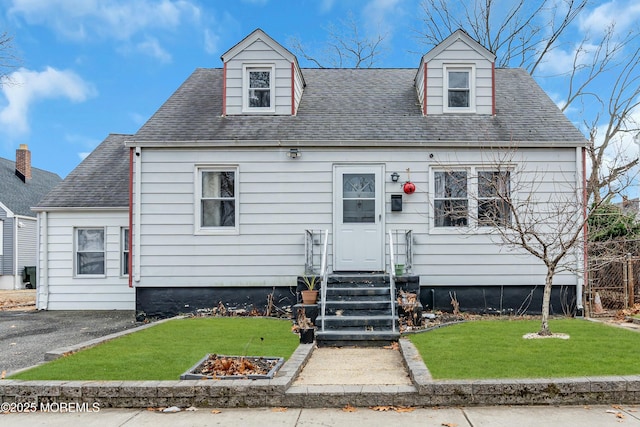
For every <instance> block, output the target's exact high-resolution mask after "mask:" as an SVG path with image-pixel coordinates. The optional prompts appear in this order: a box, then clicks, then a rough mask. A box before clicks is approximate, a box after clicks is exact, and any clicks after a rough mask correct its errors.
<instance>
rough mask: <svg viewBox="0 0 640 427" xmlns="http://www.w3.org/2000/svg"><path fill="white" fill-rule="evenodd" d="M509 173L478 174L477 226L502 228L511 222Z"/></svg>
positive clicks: (491, 172)
mask: <svg viewBox="0 0 640 427" xmlns="http://www.w3.org/2000/svg"><path fill="white" fill-rule="evenodd" d="M510 180H511V174H510V172H509V171H480V172H478V225H484V226H493V227H495V226H502V225H506V224H509V223H510V222H511V211H510V210H509V201H510V197H511V183H510Z"/></svg>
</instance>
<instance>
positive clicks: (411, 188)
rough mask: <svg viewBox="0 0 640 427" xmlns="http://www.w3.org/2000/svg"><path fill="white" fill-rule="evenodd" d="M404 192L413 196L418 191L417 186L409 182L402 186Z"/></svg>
mask: <svg viewBox="0 0 640 427" xmlns="http://www.w3.org/2000/svg"><path fill="white" fill-rule="evenodd" d="M402 190H404V192H405V193H406V194H413V193H415V191H416V185H415V184H414V183H413V182H411V181H407V182H405V183H404V185H403V186H402Z"/></svg>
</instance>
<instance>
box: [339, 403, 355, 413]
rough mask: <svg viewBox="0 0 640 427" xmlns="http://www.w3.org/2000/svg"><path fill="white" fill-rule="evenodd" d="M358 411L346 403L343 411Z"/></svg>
mask: <svg viewBox="0 0 640 427" xmlns="http://www.w3.org/2000/svg"><path fill="white" fill-rule="evenodd" d="M356 411H357V409H356V408H354V407H353V406H351V405H346V406H345V407H344V408H342V412H356Z"/></svg>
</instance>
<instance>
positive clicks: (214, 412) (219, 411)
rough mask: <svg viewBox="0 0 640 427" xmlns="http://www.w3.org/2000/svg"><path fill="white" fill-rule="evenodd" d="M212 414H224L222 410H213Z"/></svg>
mask: <svg viewBox="0 0 640 427" xmlns="http://www.w3.org/2000/svg"><path fill="white" fill-rule="evenodd" d="M211 413H212V414H216V415H217V414H221V413H222V411H221V410H220V409H212V410H211Z"/></svg>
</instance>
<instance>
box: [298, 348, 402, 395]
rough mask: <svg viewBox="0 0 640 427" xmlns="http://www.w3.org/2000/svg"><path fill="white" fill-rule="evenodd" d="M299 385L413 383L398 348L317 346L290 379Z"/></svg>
mask: <svg viewBox="0 0 640 427" xmlns="http://www.w3.org/2000/svg"><path fill="white" fill-rule="evenodd" d="M293 385H294V386H299V385H412V382H411V378H409V374H408V373H407V370H406V368H405V366H404V362H403V358H402V355H401V354H400V352H399V351H398V350H397V349H392V348H353V347H344V348H332V347H320V348H316V349H315V350H314V351H313V353H311V357H310V358H309V361H308V362H307V364H306V365H305V366H304V368H303V369H302V372H300V374H299V375H298V377H297V379H296V380H295V381H294V382H293Z"/></svg>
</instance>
